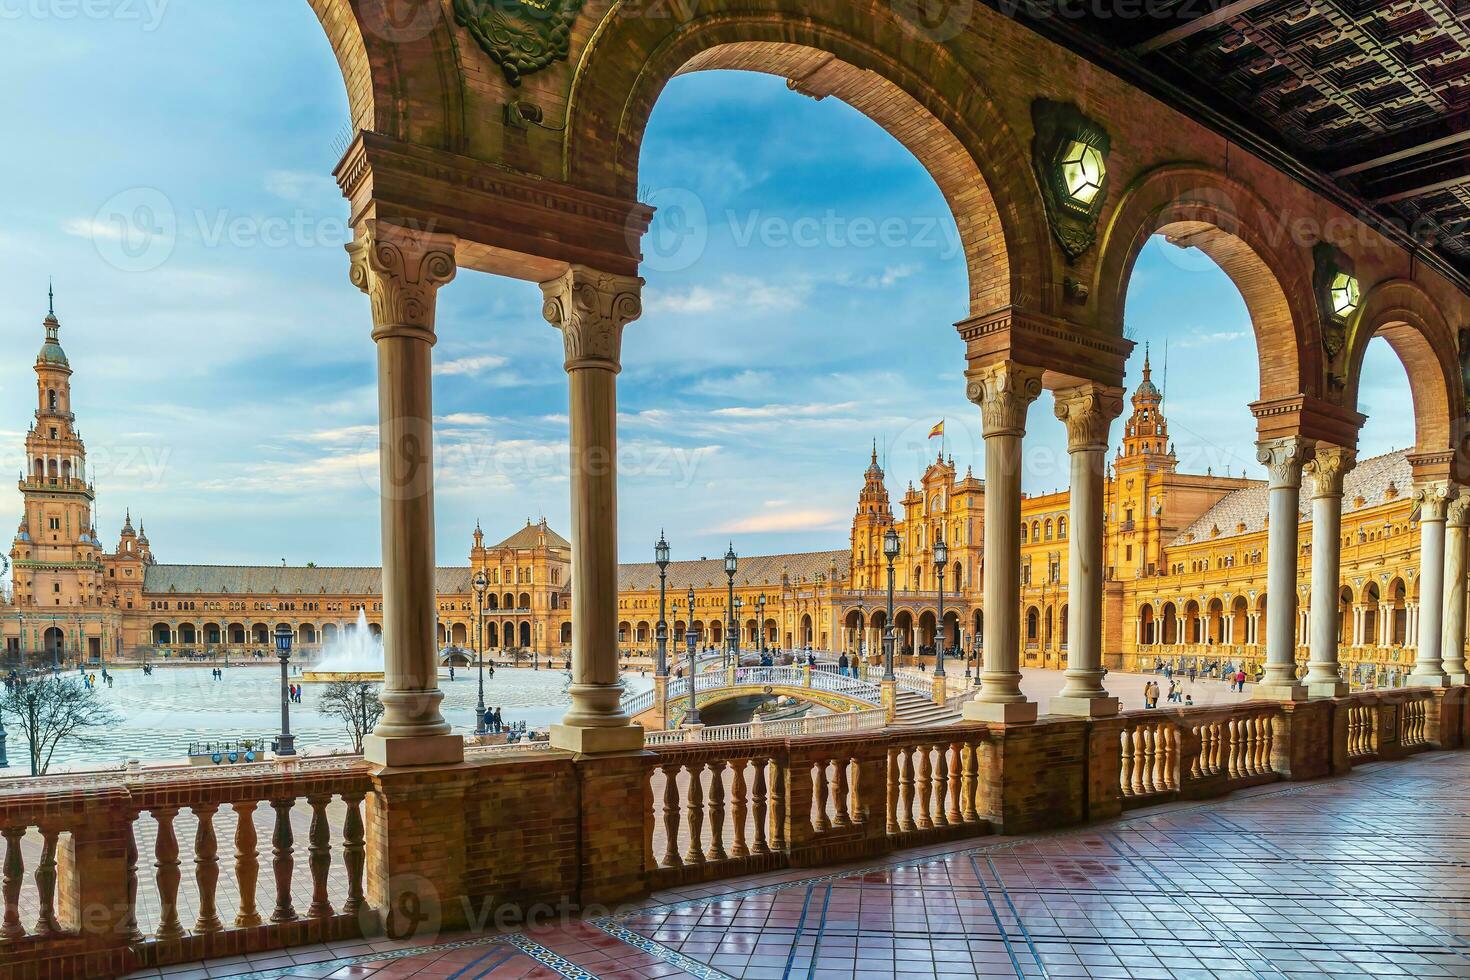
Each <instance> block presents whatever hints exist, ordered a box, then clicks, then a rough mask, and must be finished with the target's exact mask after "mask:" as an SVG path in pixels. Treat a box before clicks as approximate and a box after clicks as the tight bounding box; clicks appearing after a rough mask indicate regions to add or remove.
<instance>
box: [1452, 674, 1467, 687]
mask: <svg viewBox="0 0 1470 980" xmlns="http://www.w3.org/2000/svg"><path fill="white" fill-rule="evenodd" d="M1465 684H1470V674H1451V675H1450V686H1451V687H1461V686H1463V685H1465Z"/></svg>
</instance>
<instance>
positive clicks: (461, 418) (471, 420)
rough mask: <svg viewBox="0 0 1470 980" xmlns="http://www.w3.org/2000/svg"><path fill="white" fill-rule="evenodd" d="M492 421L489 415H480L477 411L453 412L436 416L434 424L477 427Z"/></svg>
mask: <svg viewBox="0 0 1470 980" xmlns="http://www.w3.org/2000/svg"><path fill="white" fill-rule="evenodd" d="M493 421H494V420H493V419H492V418H490V416H488V415H481V414H480V413H478V412H453V413H451V414H449V415H440V416H437V417H436V418H435V419H434V424H435V425H453V426H472V427H479V426H486V425H489V424H490V423H491V422H493Z"/></svg>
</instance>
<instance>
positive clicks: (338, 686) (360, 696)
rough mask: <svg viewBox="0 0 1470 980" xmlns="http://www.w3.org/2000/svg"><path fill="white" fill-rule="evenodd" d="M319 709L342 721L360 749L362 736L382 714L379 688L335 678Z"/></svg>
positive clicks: (353, 745) (356, 746)
mask: <svg viewBox="0 0 1470 980" xmlns="http://www.w3.org/2000/svg"><path fill="white" fill-rule="evenodd" d="M317 710H318V711H320V712H321V713H322V714H323V715H325V716H326V717H328V718H336V719H337V720H339V721H341V722H342V725H343V727H344V728H346V729H347V734H348V735H350V736H352V750H353V751H354V752H361V751H362V740H363V738H364V737H365V736H366V735H367V734H368V733H369V732H371V731H372V730H373V726H374V725H376V724H377V723H378V719H379V718H382V717H383V702H382V700H381V699H380V698H379V697H378V688H376V687H374V686H373V685H371V684H363V683H360V682H358V681H332V682H331V683H329V684H328V685H327V688H326V690H325V691H324V692H323V693H322V699H321V703H320V704H319V705H318V707H317Z"/></svg>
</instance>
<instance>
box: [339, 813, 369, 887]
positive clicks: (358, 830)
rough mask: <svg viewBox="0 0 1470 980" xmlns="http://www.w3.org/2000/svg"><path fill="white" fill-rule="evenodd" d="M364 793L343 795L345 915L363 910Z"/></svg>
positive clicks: (365, 855)
mask: <svg viewBox="0 0 1470 980" xmlns="http://www.w3.org/2000/svg"><path fill="white" fill-rule="evenodd" d="M362 799H363V794H362V793H343V794H342V802H343V803H344V804H346V806H347V817H346V819H344V820H343V821H342V864H343V866H344V867H346V868H347V900H346V901H345V902H343V903H342V914H343V915H357V914H358V913H359V912H361V911H362V908H363V904H364V902H363V894H362V869H363V865H364V863H365V858H366V857H367V848H366V843H365V838H364V835H363V826H362Z"/></svg>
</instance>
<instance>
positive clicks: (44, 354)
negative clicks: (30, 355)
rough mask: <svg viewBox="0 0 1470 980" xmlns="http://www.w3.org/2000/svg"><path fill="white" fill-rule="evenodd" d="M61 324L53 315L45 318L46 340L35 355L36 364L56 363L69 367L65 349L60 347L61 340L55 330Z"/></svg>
mask: <svg viewBox="0 0 1470 980" xmlns="http://www.w3.org/2000/svg"><path fill="white" fill-rule="evenodd" d="M60 329H61V324H60V323H59V322H57V320H56V317H55V316H48V317H47V318H46V342H45V343H44V344H42V345H41V353H39V354H37V355H36V363H37V364H56V365H60V366H61V367H70V366H71V362H70V361H68V360H67V359H66V351H64V350H62V349H61V341H60V340H59V339H58V338H57V332H58V331H59V330H60Z"/></svg>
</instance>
